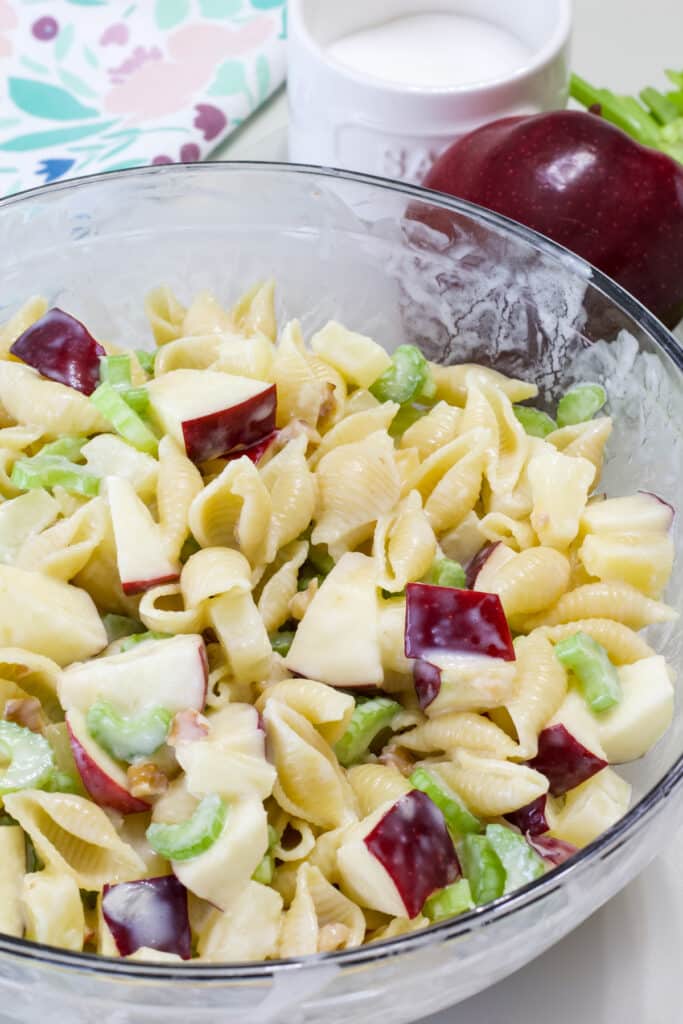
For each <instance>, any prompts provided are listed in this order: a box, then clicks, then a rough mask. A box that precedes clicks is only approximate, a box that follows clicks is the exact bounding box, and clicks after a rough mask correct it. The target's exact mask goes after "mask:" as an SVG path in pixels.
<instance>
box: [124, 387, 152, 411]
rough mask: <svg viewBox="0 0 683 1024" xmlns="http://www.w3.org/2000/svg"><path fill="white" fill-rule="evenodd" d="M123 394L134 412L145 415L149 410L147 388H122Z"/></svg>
mask: <svg viewBox="0 0 683 1024" xmlns="http://www.w3.org/2000/svg"><path fill="white" fill-rule="evenodd" d="M121 394H122V396H123V398H124V400H125V402H126V405H129V406H130V407H131V409H132V410H133V412H136V413H137V414H138V416H144V415H145V413H146V412H148V411H149V391H148V390H147V388H122V389H121Z"/></svg>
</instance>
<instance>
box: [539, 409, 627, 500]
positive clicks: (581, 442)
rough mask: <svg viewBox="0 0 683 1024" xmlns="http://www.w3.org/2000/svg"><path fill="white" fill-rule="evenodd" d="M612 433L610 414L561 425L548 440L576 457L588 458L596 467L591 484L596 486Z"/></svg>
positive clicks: (567, 453)
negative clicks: (573, 423)
mask: <svg viewBox="0 0 683 1024" xmlns="http://www.w3.org/2000/svg"><path fill="white" fill-rule="evenodd" d="M611 433H612V420H611V418H610V417H609V416H600V417H598V419H595V420H588V421H587V422H586V423H577V424H575V425H573V426H570V427H561V428H560V429H559V430H553V432H552V433H551V434H548V436H547V438H546V441H547V442H548V443H549V444H552V445H554V447H555V448H557V450H558V451H560V452H564V454H565V455H571V456H573V457H574V458H581V459H588V461H589V462H591V463H592V464H593V466H594V467H595V475H594V477H593V482H592V484H591V486H594V485H595V483H596V481H597V480H598V479H599V478H600V473H601V472H602V462H603V456H604V453H605V445H606V444H607V441H608V440H609V437H610V434H611Z"/></svg>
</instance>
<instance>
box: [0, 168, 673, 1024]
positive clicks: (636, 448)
mask: <svg viewBox="0 0 683 1024" xmlns="http://www.w3.org/2000/svg"><path fill="white" fill-rule="evenodd" d="M0 246H1V248H2V251H3V252H4V253H5V254H6V255H9V257H10V259H6V260H5V267H4V269H3V274H2V278H1V279H0V320H2V319H3V318H4V317H5V316H6V315H7V314H9V312H10V311H12V310H13V309H14V308H15V307H17V306H18V305H19V304H20V303H21V302H23V301H24V300H25V299H26V298H27V297H28V296H29V295H31V294H35V293H40V294H44V295H45V296H46V297H47V298H48V299H49V301H50V303H53V304H58V305H60V306H63V307H64V308H65V309H67V310H69V311H70V312H72V313H73V314H75V315H76V316H78V317H81V318H82V319H83V320H84V321H85V322H86V323H87V324H88V325H89V326H90V327H91V328H92V329H93V331H94V333H95V334H96V335H98V334H99V335H101V336H102V337H107V338H111V339H112V340H115V341H117V342H122V343H125V344H128V345H131V346H133V345H135V346H139V345H140V344H142V343H144V340H145V339H146V338H147V337H148V331H147V328H146V325H145V322H144V316H143V312H142V307H143V298H144V295H145V292H146V291H147V290H148V289H149V288H150V287H151V286H153V285H155V284H158V283H161V282H167V283H168V284H170V285H172V286H173V287H174V288H176V289H177V290H178V292H179V293H180V295H181V296H184V297H188V296H189V295H191V294H192V293H193V292H195V291H197V290H199V289H201V288H211V289H213V290H215V292H216V293H217V294H218V296H219V297H220V298H222V299H225V300H226V301H228V300H230V299H232V298H234V297H235V296H236V295H238V294H239V293H240V292H241V291H242V290H243V289H244V288H246V287H247V286H248V285H250V284H251V283H252V282H253V281H255V280H256V279H258V278H263V277H267V276H270V275H272V276H274V277H275V278H276V279H277V281H278V286H279V287H278V292H279V299H278V303H279V315H280V320H281V322H282V320H284V318H286V317H290V316H298V317H300V318H301V319H302V321H303V327H304V330H305V331H307V332H308V331H311V330H313V329H315V328H317V327H318V326H320V325H321V324H322V323H323V322H324V321H326V320H327V319H329V318H331V317H335V318H337V319H339V320H342V321H345V322H346V323H347V324H349V325H350V326H351V327H353V328H354V329H356V330H360V331H363V332H364V333H366V334H370V335H372V336H373V337H374V338H376V339H377V340H379V341H380V342H382V343H383V344H385V345H386V346H387V347H388V348H390V349H391V348H393V347H395V346H396V345H397V344H399V343H401V342H403V341H418V342H419V343H420V344H421V345H422V347H423V349H424V350H425V351H426V352H427V353H428V355H429V356H430V357H431V358H434V359H438V360H440V361H443V362H455V361H463V360H477V361H481V362H484V363H488V364H490V365H493V366H495V367H497V368H498V369H501V370H503V371H505V372H511V373H515V374H518V375H519V376H522V377H527V378H531V379H533V380H535V381H537V382H538V384H539V386H540V388H541V390H542V392H543V394H544V395H545V396H546V397H547V398H548V399H549V400H551V401H552V400H553V398H554V397H556V396H557V393H558V392H559V391H560V390H562V389H564V388H566V387H567V386H568V385H569V384H571V383H572V382H574V381H575V380H580V379H591V380H600V381H601V382H602V383H603V384H604V386H605V387H606V389H607V391H608V394H609V402H610V411H611V413H612V415H613V416H614V420H615V431H614V434H613V437H612V439H611V442H610V446H609V457H608V461H607V466H606V471H605V475H604V478H603V480H604V484H603V486H604V487H605V489H606V490H607V491H608V492H610V493H613V494H618V493H625V492H629V491H632V490H634V489H638V488H640V489H645V490H653V491H656V492H657V493H658V494H660V495H662V496H663V497H664V498H666V499H667V500H669V501H671V502H673V503H675V500H676V499H677V498H678V497H679V496H680V491H681V488H680V479H681V465H682V463H683V431H682V424H683V373H682V369H683V354H682V352H681V349H680V348H679V347H678V346H677V344H676V342H675V341H674V339H673V338H672V336H671V335H670V334H668V332H667V331H666V330H665V328H664V327H663V326H662V325H661V324H660V323H659V322H658V321H657V320H655V319H654V318H653V317H652V316H651V315H650V314H649V313H648V312H647V311H646V310H645V309H644V308H643V307H642V306H640V305H639V304H638V303H637V302H636V301H635V300H634V299H633V298H631V297H630V296H629V295H627V294H626V293H625V292H623V291H622V290H621V289H620V288H619V287H617V285H615V284H614V283H613V282H611V281H610V280H608V279H607V278H605V277H604V276H603V275H601V274H599V273H598V272H597V271H595V270H592V269H591V268H590V267H589V266H588V265H587V264H586V263H584V262H582V261H581V260H579V259H577V258H576V257H574V256H572V255H571V254H569V253H568V252H566V251H565V250H563V249H561V248H559V247H558V246H556V245H553V244H552V243H551V242H549V241H547V240H545V239H544V238H542V237H540V236H539V235H536V234H535V233H534V232H531V231H527V230H525V229H524V228H522V227H520V226H519V225H517V224H514V223H512V222H510V221H506V220H505V219H504V218H502V217H499V216H496V215H494V214H491V213H488V212H485V211H483V210H481V209H479V208H477V207H475V206H472V205H469V204H467V203H464V202H459V201H457V200H449V199H447V198H445V197H443V196H440V195H437V194H435V193H428V192H424V191H420V190H419V189H413V188H410V187H406V186H400V185H397V184H393V183H390V182H384V181H381V180H378V179H371V178H365V177H362V176H360V175H352V174H344V173H339V172H335V171H322V170H318V169H315V168H303V167H301V168H300V167H293V166H290V165H276V164H214V165H212V164H203V165H197V164H193V165H189V166H163V167H150V168H145V169H141V170H135V171H124V172H120V173H114V174H110V175H104V176H101V177H94V178H91V179H85V180H81V181H75V182H67V183H65V184H57V185H51V186H50V187H49V188H47V189H39V190H36V191H35V192H30V193H26V194H24V195H21V196H18V197H16V198H14V199H9V200H6V201H4V202H2V203H0ZM676 530H677V543H678V550H679V552H681V551H683V542H682V539H681V525H680V517H677V519H676ZM682 567H683V558H682V557H679V560H678V564H677V569H676V576H675V579H674V580H673V581H672V584H671V589H670V600H672V601H676V600H677V598H678V595H679V594H680V591H681V574H682V571H683V569H682ZM654 642H655V643H656V645H657V647H658V648H659V649H661V650H662V651H663V652H664V653H665V654H666V655H667V657H668V658H669V659H670V661H671V663H672V664H673V665H674V666H675V667H676V668H677V669H678V670H679V672H680V668H681V639H680V634H679V631H678V630H677V629H675V628H669V629H668V630H666V629H660V630H659V633H658V635H657V634H656V635H655V637H654ZM682 749H683V712H682V711H681V706H680V701H679V702H678V707H677V714H676V719H675V722H674V725H673V727H672V728H671V730H670V731H669V732H668V733H667V735H666V736H665V737H664V739H663V740H662V741H661V742H660V743H659V744H658V745H657V747H656V748H655V749H654V750H653V751H651V753H650V754H648V756H647V757H646V758H644V759H643V760H642V761H640V762H639V763H637V764H634V765H631V766H629V767H628V768H627V769H626V770H625V774H627V776H628V777H629V779H630V780H631V781H632V783H633V786H634V806H633V808H632V810H631V811H629V813H628V814H627V815H626V817H624V818H623V820H622V821H620V822H619V823H618V824H617V825H616V826H615V827H614V828H612V829H610V831H609V832H607V833H605V834H604V835H603V836H602V837H601V838H600V839H599V840H598V841H597V842H595V843H593V844H592V845H591V846H590V847H587V848H586V849H585V850H583V851H582V852H581V853H580V854H579V855H578V856H576V857H575V858H574V859H573V860H571V861H570V862H568V863H567V864H566V865H564V866H562V867H560V868H558V869H556V870H555V871H553V872H552V873H551V874H549V875H547V876H546V877H544V878H543V879H540V880H538V881H536V882H534V883H533V884H531V885H528V886H527V887H526V888H525V889H522V890H520V891H519V892H516V893H514V894H513V895H511V896H507V897H504V898H503V899H500V900H498V901H496V902H495V903H494V904H491V905H489V906H487V907H483V908H480V909H478V910H476V911H474V912H472V913H470V914H466V915H464V916H462V917H460V918H457V919H455V920H453V921H451V922H446V923H444V924H440V925H437V926H434V927H432V928H430V929H428V930H426V931H424V932H421V933H418V934H415V935H411V936H408V937H404V938H400V939H395V940H392V941H389V942H384V943H380V944H376V945H371V946H366V947H364V948H362V949H358V950H352V951H349V952H346V953H341V954H328V955H323V956H317V957H311V958H307V959H304V960H301V961H288V962H284V961H283V962H278V963H267V964H246V965H241V966H240V965H225V966H220V965H196V966H187V967H184V968H183V969H182V970H179V969H177V968H176V967H169V966H159V965H144V964H140V963H131V962H126V961H120V960H118V961H117V960H108V959H103V958H96V957H93V956H87V955H76V954H70V953H66V952H62V951H59V950H57V949H51V948H47V947H44V946H39V945H36V944H33V943H29V942H25V941H22V940H18V939H12V938H0V996H1V998H2V1004H1V1005H2V1012H3V1013H4V1014H5V1015H6V1017H5V1019H7V1020H12V1021H35V1020H41V1021H42V1022H43V1024H49V1022H55V1024H56V1022H59V1024H63V1022H64V1021H67V1020H68V1021H69V1024H81V1022H82V1024H91V1022H92V1021H94V1020H96V1021H98V1022H100V1024H105V1022H107V1024H108V1022H111V1024H114V1022H116V1024H123V1022H125V1024H143V1022H144V1024H152V1022H158V1021H164V1022H167V1024H173V1022H179V1024H180V1022H182V1024H186V1021H187V1020H191V1021H192V1022H193V1024H203V1022H220V1024H229V1022H239V1024H275V1022H279V1021H287V1022H288V1024H296V1022H302V1021H311V1022H313V1021H321V1020H325V1021H326V1022H327V1024H335V1022H342V1021H349V1020H355V1019H362V1020H363V1021H365V1022H366V1024H383V1022H385V1021H386V1022H391V1024H401V1022H402V1021H408V1020H414V1019H416V1018H418V1017H421V1016H423V1015H425V1014H428V1013H431V1012H434V1011H436V1010H439V1009H441V1008H443V1007H445V1006H447V1005H449V1004H452V1003H456V1002H458V1001H459V1000H461V999H464V998H465V997H467V996H470V995H472V994H474V993H475V992H478V991H480V990H481V989H483V988H485V987H486V986H488V985H490V984H492V983H493V982H494V981H497V980H498V979H500V978H502V977H503V976H504V975H506V974H509V973H511V972H512V971H514V970H516V969H517V968H519V967H521V966H522V965H523V964H525V963H527V962H528V961H529V960H531V959H532V958H533V957H535V956H537V955H538V954H539V953H541V952H542V951H543V950H544V949H546V948H547V947H548V946H550V945H552V943H554V942H556V941H557V940H558V939H560V938H562V936H564V935H566V933H567V932H569V931H570V930H571V929H572V928H574V927H575V926H576V925H578V924H579V923H580V922H581V921H583V920H584V919H585V918H586V917H588V915H589V914H591V913H592V912H593V911H594V910H596V909H597V908H598V907H599V906H600V905H601V904H602V903H604V902H605V901H606V900H607V899H609V898H610V896H612V895H613V894H614V893H616V892H617V891H618V890H619V889H620V888H622V886H624V885H626V884H627V883H628V882H629V880H630V879H632V878H633V877H634V876H635V874H636V873H637V872H638V871H640V870H641V868H643V867H644V866H645V864H646V863H647V862H648V861H649V860H650V859H651V858H652V857H654V856H655V854H656V853H657V852H658V850H660V849H661V847H662V846H663V844H664V843H665V842H666V840H667V838H668V837H670V836H671V835H672V834H673V832H674V830H675V828H676V826H677V824H680V822H681V816H682V814H681V811H682V807H683V758H682V757H681V751H682Z"/></svg>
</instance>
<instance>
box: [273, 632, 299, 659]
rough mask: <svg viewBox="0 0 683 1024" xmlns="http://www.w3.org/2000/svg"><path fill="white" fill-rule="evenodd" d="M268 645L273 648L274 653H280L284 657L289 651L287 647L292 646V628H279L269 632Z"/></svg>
mask: <svg viewBox="0 0 683 1024" xmlns="http://www.w3.org/2000/svg"><path fill="white" fill-rule="evenodd" d="M268 639H269V640H270V646H271V647H272V648H273V650H274V651H275V653H276V654H281V655H282V657H283V658H284V657H285V655H287V654H288V653H289V648H290V647H291V646H292V643H293V641H294V630H292V629H281V630H278V631H277V632H276V633H271V634H270V636H269V638H268Z"/></svg>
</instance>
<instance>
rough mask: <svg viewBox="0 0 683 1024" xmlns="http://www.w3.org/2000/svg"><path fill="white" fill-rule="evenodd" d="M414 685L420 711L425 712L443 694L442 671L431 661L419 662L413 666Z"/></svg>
mask: <svg viewBox="0 0 683 1024" xmlns="http://www.w3.org/2000/svg"><path fill="white" fill-rule="evenodd" d="M413 683H414V685H415V693H416V694H417V700H418V703H419V705H420V709H421V710H422V711H424V710H425V708H428V707H429V705H430V704H431V703H432V701H434V700H436V698H437V697H438V696H439V693H440V692H441V669H440V668H437V666H436V665H432V664H431V662H429V661H422V660H418V661H416V662H415V663H414V664H413Z"/></svg>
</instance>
